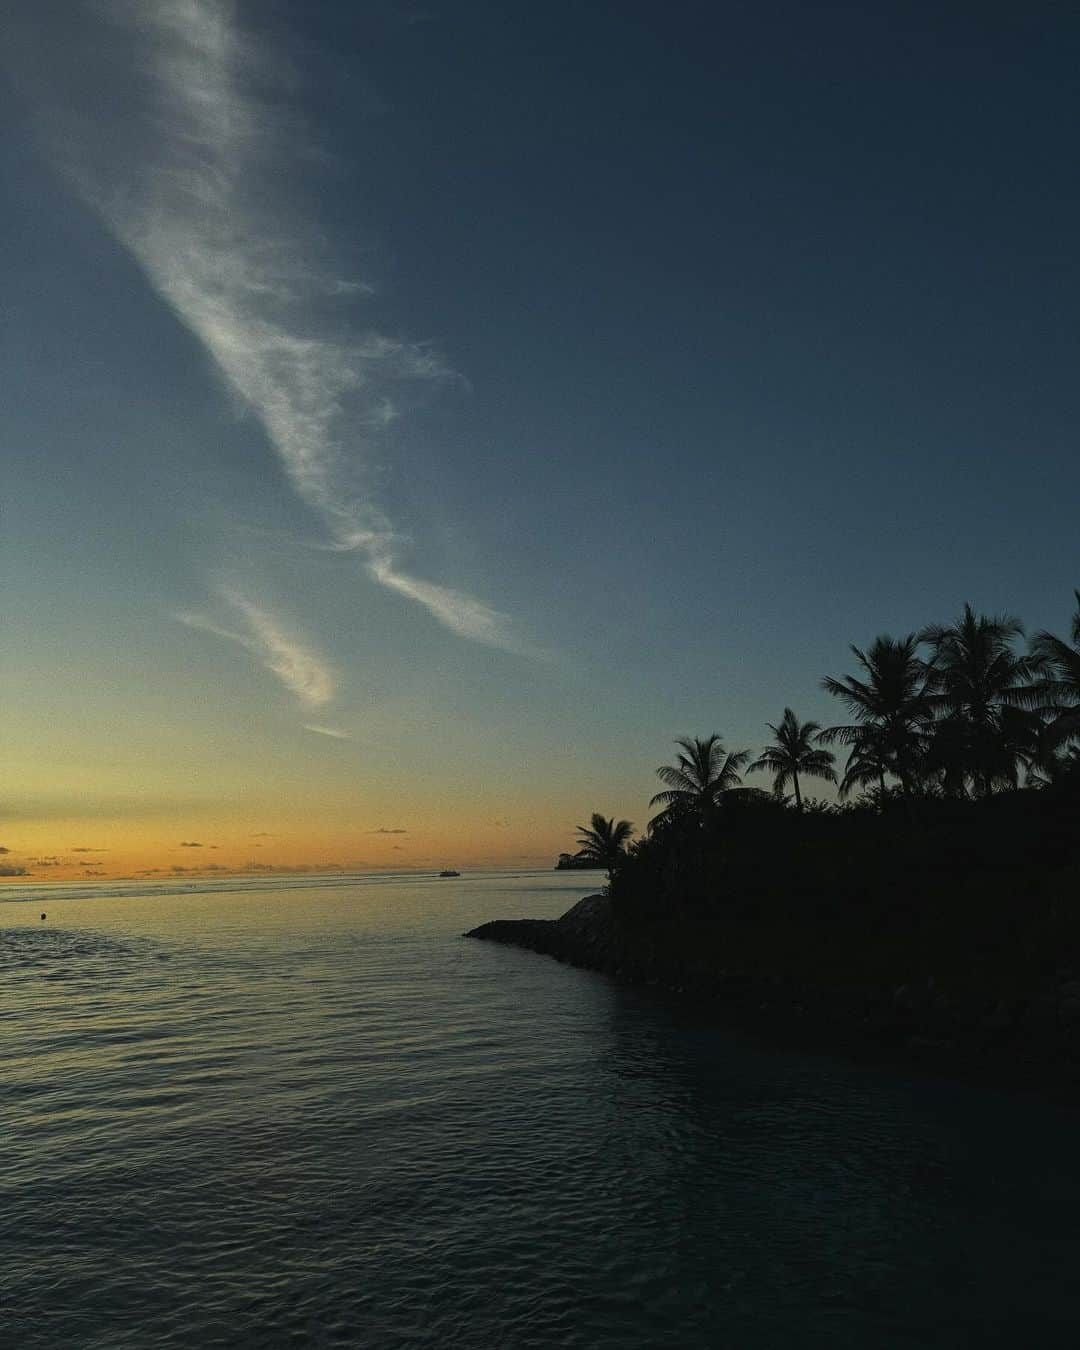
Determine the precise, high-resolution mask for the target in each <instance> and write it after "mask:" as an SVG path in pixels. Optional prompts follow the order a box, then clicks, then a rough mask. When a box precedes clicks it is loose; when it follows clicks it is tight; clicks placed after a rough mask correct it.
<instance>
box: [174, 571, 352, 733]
mask: <svg viewBox="0 0 1080 1350" xmlns="http://www.w3.org/2000/svg"><path fill="white" fill-rule="evenodd" d="M219 595H220V596H221V598H222V600H224V601H225V602H226V604H227V605H229V606H230V607H231V609H232V610H233V612H234V614H235V615H236V617H237V619H239V621H240V622H241V624H242V631H239V632H238V631H236V630H235V629H232V628H227V627H225V626H224V625H223V624H220V623H217V622H216V621H215V620H213V619H210V618H207V617H206V616H205V615H203V614H180V615H178V618H179V619H180V622H181V623H184V624H187V626H188V627H189V628H198V629H201V630H202V631H203V632H205V633H213V634H214V635H215V636H216V637H222V638H226V639H227V640H228V641H229V642H235V643H237V644H238V645H239V646H241V647H244V648H246V650H247V651H249V652H251V653H252V655H253V656H255V657H256V659H257V660H258V661H259V662H260V663H261V664H262V665H263V666H265V667H266V669H267V670H270V671H272V672H273V673H274V674H275V675H276V676H277V677H278V679H279V680H280V681H281V683H282V684H283V685H284V686H285V687H286V689H288V690H290V691H291V692H292V693H294V694H295V695H296V697H297V698H298V699H299V700H300V702H301V703H305V704H307V705H308V706H309V707H312V708H318V707H322V706H323V705H324V704H326V703H329V702H330V700H331V699H332V698H333V697H334V692H335V690H336V688H337V681H336V679H335V677H334V673H333V671H332V670H331V669H330V667H329V665H328V664H327V662H326V661H325V660H324V659H323V658H322V657H320V656H318V655H317V654H316V653H315V652H314V651H313V650H312V648H311V647H310V646H308V644H307V643H306V642H305V641H304V640H303V639H302V638H300V637H298V636H296V635H295V634H292V633H287V632H286V631H285V629H284V628H283V626H282V624H281V622H280V621H279V620H278V619H276V618H274V617H273V616H272V615H271V614H269V613H268V612H267V611H266V610H265V609H263V608H260V606H258V605H256V604H255V603H254V602H253V601H251V600H249V599H248V598H247V597H246V596H244V595H241V593H240V592H239V591H238V590H236V589H235V588H234V587H222V588H221V589H220V591H219Z"/></svg>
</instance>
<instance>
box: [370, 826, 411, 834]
mask: <svg viewBox="0 0 1080 1350" xmlns="http://www.w3.org/2000/svg"><path fill="white" fill-rule="evenodd" d="M408 833H409V831H408V830H402V829H397V830H388V829H386V828H385V826H383V827H381V828H380V829H377V830H368V834H408Z"/></svg>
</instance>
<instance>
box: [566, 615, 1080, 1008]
mask: <svg viewBox="0 0 1080 1350" xmlns="http://www.w3.org/2000/svg"><path fill="white" fill-rule="evenodd" d="M1076 601H1077V608H1076V613H1075V614H1074V615H1073V618H1072V624H1071V630H1070V635H1069V637H1068V638H1061V637H1058V636H1056V635H1055V634H1053V633H1049V632H1040V633H1037V634H1035V635H1034V637H1033V638H1032V639H1031V641H1030V642H1029V643H1027V644H1026V645H1024V643H1023V636H1024V633H1023V628H1022V627H1021V625H1020V623H1019V622H1018V620H1016V619H1015V618H1013V617H1011V616H1009V615H984V614H979V613H976V612H975V611H974V610H973V609H972V608H971V606H970V605H966V606H965V607H964V609H963V612H962V613H961V614H960V615H959V617H958V618H957V619H956V620H955V621H954V622H952V623H948V624H936V625H932V626H929V627H927V628H925V629H924V630H923V631H922V632H920V633H909V634H906V635H904V636H902V637H891V636H888V635H884V634H883V635H880V636H878V637H876V638H875V639H874V640H873V642H871V643H870V644H869V646H867V647H866V648H865V649H864V648H859V647H852V649H851V651H852V654H853V656H854V658H855V661H856V663H857V666H856V669H855V672H854V673H852V674H846V675H842V676H838V677H832V676H830V677H828V678H827V679H825V681H824V682H823V683H824V688H825V689H826V690H827V691H828V692H829V693H830V694H832V695H833V696H834V697H835V698H836V700H837V702H838V704H839V705H840V706H841V708H842V709H843V713H844V717H843V720H838V721H837V723H836V724H835V725H832V726H828V727H825V728H821V727H819V726H818V725H817V724H816V723H814V722H803V721H800V719H799V718H798V717H797V716H796V714H795V713H794V711H793V710H792V709H791V708H786V709H785V710H784V713H783V716H782V718H781V719H780V721H779V722H778V723H776V724H772V723H769V724H768V727H769V731H770V732H771V734H772V741H771V743H770V744H769V745H768V746H766V747H765V748H764V749H763V750H762V751H761V753H760V754H759V755H758V756H757V758H752V756H751V753H750V751H749V750H746V749H737V750H728V749H727V748H726V747H725V745H724V742H723V740H722V738H721V737H720V736H719V735H717V734H715V733H714V734H712V735H709V736H707V737H704V738H699V737H690V736H686V737H680V738H679V739H678V740H677V742H676V747H677V753H676V756H675V760H674V763H672V764H666V765H662V766H661V767H660V768H659V769H658V770H657V774H658V777H659V778H660V781H661V783H662V785H663V786H662V789H661V790H660V791H659V792H657V794H656V795H655V797H654V798H653V800H652V804H653V805H654V806H658V807H660V808H661V809H660V811H659V812H658V814H657V815H655V816H654V817H653V818H652V820H651V821H650V822H649V824H648V827H647V829H646V831H645V832H644V834H642V835H641V836H640V837H639V838H637V839H636V840H632V839H631V837H630V829H629V827H628V826H627V822H625V821H621V822H619V828H618V829H616V828H615V822H614V821H612V820H608V819H606V818H605V817H603V816H602V815H596V816H594V817H593V824H592V827H591V829H590V830H588V831H582V833H581V841H582V848H581V850H580V852H579V853H578V854H577V855H574V856H576V857H577V858H584V857H590V858H592V859H593V860H594V865H602V866H603V867H604V868H605V869H607V871H608V874H609V885H608V894H609V895H610V897H611V900H612V906H613V912H614V914H615V915H616V916H617V917H619V918H621V919H622V920H624V921H627V922H630V923H634V922H648V923H649V924H650V925H651V926H652V930H654V931H659V930H657V929H656V923H657V921H671V920H681V921H683V925H684V933H683V937H682V939H678V938H673V939H671V940H672V941H679V940H681V941H682V942H683V944H684V946H685V945H687V944H688V943H689V942H690V941H692V942H693V943H694V944H696V946H697V947H698V949H699V951H702V952H703V951H705V950H706V949H707V948H708V947H709V943H710V941H713V940H715V942H716V950H715V952H714V953H713V955H714V958H715V960H716V961H717V962H719V963H722V964H723V965H724V966H726V967H730V966H731V965H732V963H733V962H735V961H739V962H742V964H743V965H744V966H745V965H752V966H756V968H757V969H759V970H760V971H765V970H769V971H771V972H772V973H773V974H777V975H783V974H784V973H785V971H787V972H788V973H796V974H797V975H798V976H799V977H800V978H805V977H806V975H807V973H808V971H809V972H810V973H811V974H812V975H814V976H817V975H819V974H820V975H821V976H822V978H832V977H833V976H835V975H836V973H837V971H838V969H839V967H840V966H841V965H844V964H846V965H847V967H848V968H849V974H848V978H849V979H850V978H851V975H850V969H851V967H852V966H853V965H856V966H857V967H858V971H859V974H860V977H866V978H870V977H871V973H872V972H874V971H876V974H877V975H880V976H882V977H887V978H898V979H903V978H907V977H908V976H909V975H910V974H911V972H912V971H919V972H923V973H926V972H927V971H929V970H942V971H950V970H951V971H952V972H954V974H956V975H957V977H959V976H960V974H961V973H962V972H966V975H965V978H966V977H967V976H969V975H971V974H972V972H976V974H978V973H979V972H982V974H986V973H987V972H989V970H990V969H991V968H993V970H994V971H995V978H996V979H998V980H999V981H1000V979H1001V978H1002V977H1003V976H1007V977H1009V978H1012V977H1014V976H1015V977H1016V978H1022V979H1027V978H1028V977H1029V976H1030V977H1031V978H1032V979H1033V978H1035V977H1036V976H1037V975H1038V973H1039V972H1040V971H1041V972H1043V973H1045V971H1046V970H1047V969H1051V968H1056V967H1057V966H1059V965H1061V963H1062V962H1063V961H1064V960H1065V957H1064V956H1063V953H1064V952H1067V951H1070V950H1080V915H1078V914H1076V913H1075V911H1076V909H1077V907H1075V906H1073V905H1072V904H1071V903H1070V890H1071V889H1072V890H1074V889H1075V885H1076V881H1077V880H1078V879H1080V877H1078V874H1077V868H1078V866H1080V837H1078V836H1080V831H1078V828H1077V826H1078V824H1080V592H1077V595H1076ZM829 746H837V747H842V748H843V749H845V750H846V752H847V755H846V763H845V764H844V767H843V772H842V775H840V776H839V782H838V798H837V800H835V801H821V800H816V799H807V798H806V796H805V793H804V787H805V784H806V782H807V780H809V779H817V780H818V781H824V782H836V781H837V777H838V772H837V768H836V767H834V765H835V760H834V755H833V753H832V752H831V751H830V750H829V749H828V748H827V747H829ZM753 772H759V773H767V774H769V775H771V777H772V791H771V792H766V791H763V790H761V789H757V788H753V787H747V786H746V785H745V784H744V782H743V775H744V773H753ZM624 827H625V828H624ZM717 920H723V921H724V922H723V923H722V924H717V923H716V922H715V921H717ZM661 927H666V928H667V929H668V930H669V931H670V930H672V924H671V923H670V922H668V923H666V924H662V925H661ZM674 927H675V928H678V927H679V925H678V924H676V925H674ZM691 929H692V930H693V937H692V939H691V937H690V930H691ZM720 929H722V937H720V936H718V934H719V932H720ZM709 933H712V934H713V937H712V938H710V937H709ZM650 940H653V939H650ZM656 940H660V939H656ZM665 940H667V939H665ZM853 958H857V959H856V960H854V961H853ZM1067 964H1068V962H1066V965H1067ZM1077 964H1078V965H1080V958H1078V960H1077ZM1078 973H1080V972H1078ZM979 977H980V978H981V976H979Z"/></svg>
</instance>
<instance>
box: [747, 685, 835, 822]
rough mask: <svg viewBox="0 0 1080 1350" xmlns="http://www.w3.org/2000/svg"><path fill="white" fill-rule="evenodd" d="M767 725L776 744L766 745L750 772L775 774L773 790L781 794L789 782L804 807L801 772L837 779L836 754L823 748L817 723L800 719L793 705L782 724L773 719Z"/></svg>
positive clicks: (812, 776) (800, 805) (787, 709)
mask: <svg viewBox="0 0 1080 1350" xmlns="http://www.w3.org/2000/svg"><path fill="white" fill-rule="evenodd" d="M765 725H766V726H767V727H768V728H769V730H770V731H771V732H772V734H773V735H774V736H775V738H776V739H775V741H774V742H773V744H772V745H769V746H766V747H765V749H764V751H763V752H762V754H761V757H760V759H756V760H754V762H753V764H751V765H750V772H751V773H754V772H756V771H758V770H760V771H762V772H767V773H771V774H772V775H773V792H775V793H776V795H777V796H778V797H779V796H781V795H782V793H783V791H784V788H786V787H787V785H788V783H790V784H791V786H792V788H793V789H794V792H795V806H796V808H797V809H798V810H800V811H801V810H802V809H803V802H802V792H801V790H800V787H799V775H800V774H803V775H805V776H806V777H807V778H823V779H824V780H825V781H826V782H827V783H835V782H836V772H835V770H834V769H833V764H834V762H835V756H834V755H833V754H831V753H830V752H829V751H828V750H819V749H818V748H817V747H816V746H815V742H816V741H817V739H818V736H819V734H820V732H821V726H820V724H819V723H817V722H800V721H799V719H798V718H797V717H796V716H795V714H794V713H793V712H792V710H791V709H790V708H785V709H784V716H783V717H782V718H781V720H780V725H779V726H774V725H773V724H772V722H766V723H765Z"/></svg>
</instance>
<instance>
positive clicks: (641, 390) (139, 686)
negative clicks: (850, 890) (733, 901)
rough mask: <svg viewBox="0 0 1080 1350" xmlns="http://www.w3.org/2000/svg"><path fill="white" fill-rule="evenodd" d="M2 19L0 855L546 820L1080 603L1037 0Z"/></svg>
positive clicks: (1074, 53)
mask: <svg viewBox="0 0 1080 1350" xmlns="http://www.w3.org/2000/svg"><path fill="white" fill-rule="evenodd" d="M5 31H6V33H8V34H9V36H10V40H9V41H7V42H6V51H7V55H6V58H5V59H6V71H5V76H6V79H5V84H4V86H3V90H2V94H0V112H2V114H3V119H4V125H5V128H6V129H7V134H6V136H5V138H4V140H3V144H2V146H0V157H2V165H0V168H2V172H3V178H4V182H5V184H6V185H7V193H6V203H7V204H6V209H5V211H4V212H3V214H2V216H0V259H2V260H3V261H2V263H0V267H2V275H3V294H4V309H5V322H4V324H3V326H2V335H0V341H2V342H3V361H2V367H0V372H2V373H0V381H2V391H0V392H2V404H3V416H2V418H0V457H2V467H0V475H2V477H0V491H2V502H3V510H2V522H0V529H2V534H0V551H2V556H3V568H4V606H3V642H2V644H0V700H2V707H3V710H4V711H3V722H2V726H3V744H4V761H5V765H4V768H5V772H4V776H3V786H2V789H0V791H2V800H0V848H2V849H3V850H4V852H3V853H2V854H0V876H2V877H3V878H4V879H5V880H7V879H10V880H12V881H18V880H20V879H21V878H22V877H24V876H34V877H36V878H37V879H39V880H40V879H45V878H48V877H55V878H57V879H60V878H64V877H72V876H80V877H81V876H82V875H84V874H87V875H102V876H117V875H138V874H140V873H154V874H158V873H161V874H171V873H173V872H178V871H179V870H180V869H186V870H190V871H205V870H207V869H211V870H222V871H229V870H245V869H250V868H256V867H257V868H259V869H262V870H269V869H276V868H281V869H290V868H298V867H299V868H322V867H345V868H352V867H356V868H361V867H374V868H391V867H392V868H398V867H421V868H430V867H437V866H438V867H441V866H453V865H459V866H502V865H506V866H526V865H541V866H544V865H549V864H550V863H551V862H552V861H553V859H554V856H555V854H556V853H557V852H559V851H560V850H562V849H566V848H570V847H572V846H573V837H574V833H575V829H574V827H575V826H576V825H577V824H578V823H579V822H581V821H583V820H586V819H587V818H588V816H589V814H590V813H591V812H592V811H594V810H599V811H602V812H603V813H604V814H605V815H617V816H626V817H629V818H630V819H631V820H633V821H634V822H635V823H636V824H637V825H638V826H639V827H640V826H643V825H644V823H645V822H646V820H647V819H648V815H649V810H648V799H649V797H650V796H651V794H652V792H653V791H654V790H655V788H656V782H655V768H656V766H657V765H659V764H661V763H663V762H665V761H667V760H668V759H670V757H671V753H672V740H673V738H674V737H675V736H677V735H683V734H698V735H705V734H708V733H710V732H713V731H717V732H720V733H721V734H722V735H723V737H724V739H725V742H726V744H727V745H728V746H729V747H730V748H743V747H746V748H750V749H753V750H754V751H755V752H756V751H757V750H758V749H759V748H760V747H761V746H762V745H763V744H764V742H765V741H766V740H767V738H768V733H767V731H766V727H765V724H766V723H767V722H776V721H779V719H780V716H781V714H782V712H783V709H784V707H785V706H788V705H790V706H792V707H793V708H794V709H795V710H796V712H797V713H798V714H799V715H800V716H801V717H813V718H815V719H816V720H818V721H821V722H823V723H826V724H827V723H829V722H830V721H833V720H836V717H835V709H833V708H832V707H830V699H829V697H828V695H826V694H825V693H823V692H822V690H821V687H820V681H821V677H822V676H823V675H826V674H834V675H838V674H842V673H845V672H846V671H847V670H849V669H850V668H851V656H850V653H849V650H848V644H849V643H852V642H855V643H858V644H859V645H863V644H865V643H867V642H869V641H870V640H871V639H872V638H873V636H874V635H875V634H877V633H879V632H883V631H887V632H891V633H905V632H909V631H912V630H916V629H919V628H921V627H922V626H923V625H925V624H927V623H930V622H936V621H947V620H948V619H950V618H952V617H953V616H954V615H955V614H956V613H958V612H959V610H960V608H961V607H962V605H963V603H964V602H965V601H970V602H971V603H972V604H973V605H975V606H976V607H979V608H983V609H986V610H989V611H994V612H997V611H1002V610H1005V611H1009V612H1013V613H1017V614H1019V616H1020V617H1021V618H1022V619H1023V620H1024V621H1025V623H1026V624H1027V626H1028V628H1029V630H1035V629H1039V628H1050V629H1052V630H1055V631H1058V632H1062V631H1064V630H1065V629H1066V628H1067V623H1068V617H1069V614H1070V612H1071V609H1072V604H1073V599H1072V590H1073V587H1075V586H1076V585H1078V584H1080V548H1078V544H1077V534H1076V529H1075V519H1076V502H1077V500H1078V499H1080V455H1077V453H1076V444H1075V442H1076V427H1077V424H1078V414H1080V381H1078V380H1077V378H1076V357H1077V345H1078V344H1077V336H1076V322H1075V316H1076V314H1077V312H1080V269H1078V263H1077V249H1076V243H1075V241H1076V239H1077V238H1080V183H1078V177H1077V174H1076V170H1075V164H1076V152H1077V144H1076V142H1077V135H1076V127H1077V126H1078V125H1080V86H1078V85H1077V82H1076V79H1075V71H1076V69H1077V64H1078V58H1080V18H1078V17H1077V16H1076V15H1075V14H1070V13H1068V12H1067V8H1066V7H1062V6H1059V5H1047V4H1035V5H1031V6H1024V7H1019V6H1015V5H1004V4H1002V5H998V4H990V3H980V4H959V3H957V4H943V5H939V6H928V5H912V4H910V3H909V4H892V3H882V4H877V5H872V6H866V5H856V4H847V5H831V4H823V5H812V6H810V5H805V4H801V3H796V2H794V0H790V2H788V3H780V2H779V0H755V3H753V4H750V3H745V4H743V3H740V4H725V3H709V4H704V3H702V4H697V3H689V2H688V3H675V4H672V5H663V6H661V5H658V4H644V3H641V4H639V3H630V2H627V0H621V2H620V3H618V4H615V3H601V2H599V0H598V2H597V3H593V4H588V5H581V4H572V3H563V2H562V0H549V2H548V3H546V4H544V5H537V4H532V3H519V2H518V0H499V2H498V3H495V2H494V0H493V2H492V3H486V0H485V2H480V0H460V2H459V3H455V4H446V5H441V4H439V3H437V0H436V3H431V4H420V3H390V2H389V0H386V2H385V3H383V2H382V0H349V2H348V3H344V2H343V0H338V2H337V3H332V2H331V0H310V2H309V3H304V4H298V3H288V2H287V0H276V2H275V3H271V4H265V3H260V4H254V3H249V4H236V5H233V4H229V3H225V2H224V0H139V3H134V2H132V3H125V0H118V2H117V3H109V2H107V0H103V2H102V3H96V2H95V3H91V4H85V5H84V4H79V3H73V0H63V2H62V3H59V2H57V0H52V2H51V3H41V4H37V5H35V6H33V7H28V6H24V5H16V4H11V5H10V13H9V14H8V15H7V16H6V17H5ZM761 785H762V786H764V785H766V784H765V782H764V781H762V783H761Z"/></svg>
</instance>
